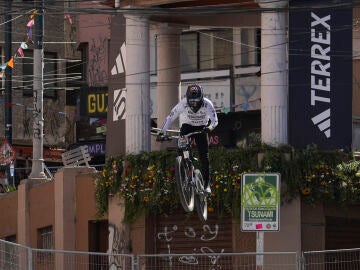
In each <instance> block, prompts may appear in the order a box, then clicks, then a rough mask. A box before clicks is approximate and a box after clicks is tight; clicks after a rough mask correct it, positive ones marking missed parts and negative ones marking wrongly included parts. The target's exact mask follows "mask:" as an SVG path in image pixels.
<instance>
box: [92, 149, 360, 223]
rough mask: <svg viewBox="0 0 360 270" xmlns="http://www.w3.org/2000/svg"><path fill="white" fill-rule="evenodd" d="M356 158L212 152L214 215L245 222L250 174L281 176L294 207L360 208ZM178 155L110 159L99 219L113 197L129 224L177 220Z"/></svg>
mask: <svg viewBox="0 0 360 270" xmlns="http://www.w3.org/2000/svg"><path fill="white" fill-rule="evenodd" d="M195 154H196V153H195ZM350 154H351V153H344V152H340V151H320V150H319V149H317V147H316V146H309V147H307V148H306V149H303V150H294V149H293V148H291V147H290V146H287V145H283V146H279V147H272V146H269V145H263V144H261V143H254V144H253V145H252V146H250V147H241V148H236V149H225V148H214V149H210V160H211V172H212V194H211V195H210V197H209V200H208V211H209V212H215V213H216V214H217V215H219V216H222V215H231V216H233V217H240V210H241V180H242V176H243V174H244V173H250V172H277V173H280V175H281V183H282V185H281V196H280V197H281V203H289V202H291V201H292V200H293V199H295V198H297V197H298V196H301V198H302V200H303V201H304V202H305V203H309V204H313V205H314V204H317V203H333V204H336V205H341V206H342V205H348V204H351V203H354V202H358V201H359V200H360V162H359V161H356V160H353V159H352V158H351V155H350ZM175 155H176V153H175V152H169V151H156V152H155V151H154V152H143V153H139V154H137V155H127V156H126V157H117V158H109V159H108V160H107V163H106V166H105V168H104V169H103V171H102V173H101V174H99V175H98V176H97V178H96V179H95V181H94V183H95V185H96V193H95V199H96V203H97V208H98V209H97V210H98V216H99V217H101V216H102V215H103V214H105V213H106V211H107V208H108V196H109V195H111V194H115V193H118V194H120V195H121V196H122V197H123V198H124V200H125V207H126V208H125V218H124V222H132V221H134V220H135V219H136V218H137V217H138V216H139V214H141V213H142V212H145V213H146V214H162V215H171V213H173V211H175V210H176V209H177V208H178V207H179V205H180V204H179V199H178V195H177V190H176V182H175ZM197 165H200V164H197ZM184 215H185V214H184ZM184 217H185V216H184Z"/></svg>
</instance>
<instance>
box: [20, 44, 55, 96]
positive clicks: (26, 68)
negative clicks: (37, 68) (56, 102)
mask: <svg viewBox="0 0 360 270" xmlns="http://www.w3.org/2000/svg"><path fill="white" fill-rule="evenodd" d="M56 59H57V54H56V53H51V52H44V71H43V87H44V98H56V88H57V85H58V84H57V61H56ZM23 77H24V79H23V87H24V91H23V95H24V96H33V83H34V52H33V51H29V50H26V51H24V58H23Z"/></svg>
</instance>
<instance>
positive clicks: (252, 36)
mask: <svg viewBox="0 0 360 270" xmlns="http://www.w3.org/2000/svg"><path fill="white" fill-rule="evenodd" d="M240 41H241V52H240V59H241V61H240V63H241V66H250V65H257V66H260V62H261V61H260V59H261V30H260V28H242V29H240Z"/></svg>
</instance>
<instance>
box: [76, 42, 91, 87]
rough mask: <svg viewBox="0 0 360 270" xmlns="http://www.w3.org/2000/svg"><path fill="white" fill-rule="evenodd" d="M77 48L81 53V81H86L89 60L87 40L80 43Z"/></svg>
mask: <svg viewBox="0 0 360 270" xmlns="http://www.w3.org/2000/svg"><path fill="white" fill-rule="evenodd" d="M78 50H79V51H80V53H81V73H82V81H83V82H86V81H87V77H88V75H87V71H88V65H87V63H88V62H89V44H88V43H87V42H84V43H80V45H79V48H78Z"/></svg>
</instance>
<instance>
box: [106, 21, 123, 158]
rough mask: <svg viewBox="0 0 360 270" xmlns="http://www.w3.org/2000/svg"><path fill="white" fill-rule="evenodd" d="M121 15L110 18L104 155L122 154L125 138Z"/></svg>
mask: <svg viewBox="0 0 360 270" xmlns="http://www.w3.org/2000/svg"><path fill="white" fill-rule="evenodd" d="M125 24H126V22H125V17H124V16H123V15H116V16H113V17H112V19H111V38H110V52H109V76H110V77H109V110H108V114H107V131H106V155H107V156H108V157H111V156H119V155H124V154H125V151H126V145H125V144H126V138H125V111H126V107H125V100H126V88H125V87H126V83H125V76H126V70H125V66H126V65H125V64H126V48H125V47H126V46H125V40H126V27H125Z"/></svg>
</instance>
